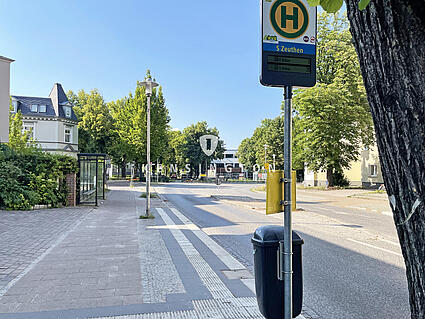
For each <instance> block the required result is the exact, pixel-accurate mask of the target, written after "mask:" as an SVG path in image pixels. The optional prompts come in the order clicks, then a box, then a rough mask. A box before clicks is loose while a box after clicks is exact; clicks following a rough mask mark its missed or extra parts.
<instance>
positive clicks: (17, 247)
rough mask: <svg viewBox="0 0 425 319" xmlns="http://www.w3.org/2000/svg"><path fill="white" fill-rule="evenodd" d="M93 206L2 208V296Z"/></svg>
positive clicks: (0, 281) (0, 274) (0, 219)
mask: <svg viewBox="0 0 425 319" xmlns="http://www.w3.org/2000/svg"><path fill="white" fill-rule="evenodd" d="M92 210H93V208H87V207H77V208H61V209H47V210H34V211H30V212H21V211H0V297H1V296H2V295H3V293H4V291H5V290H6V289H8V286H9V285H11V284H13V282H14V281H16V280H17V279H19V278H20V277H21V276H23V274H24V272H25V271H26V270H28V269H29V268H30V266H31V264H32V263H33V262H34V261H36V260H37V258H40V257H41V256H42V255H43V254H45V253H46V251H48V250H49V249H50V248H51V247H52V246H54V245H55V243H56V242H57V241H58V240H60V238H61V237H62V236H64V235H66V234H67V233H68V232H69V231H70V230H71V229H72V228H73V227H75V226H76V225H77V224H78V223H80V222H81V220H82V219H84V218H85V217H86V216H87V214H88V213H89V212H90V211H92Z"/></svg>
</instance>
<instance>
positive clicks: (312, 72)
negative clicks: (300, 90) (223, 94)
mask: <svg viewBox="0 0 425 319" xmlns="http://www.w3.org/2000/svg"><path fill="white" fill-rule="evenodd" d="M261 19H262V22H261V25H262V36H261V53H262V54H261V76H260V82H261V84H262V85H265V86H274V87H284V86H298V87H311V86H314V85H315V84H316V23H317V22H316V19H317V10H316V7H310V6H309V4H308V3H307V0H261Z"/></svg>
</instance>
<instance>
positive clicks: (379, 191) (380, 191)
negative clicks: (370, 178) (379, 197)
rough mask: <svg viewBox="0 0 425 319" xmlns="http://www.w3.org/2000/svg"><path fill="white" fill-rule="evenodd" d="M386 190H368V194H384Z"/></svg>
mask: <svg viewBox="0 0 425 319" xmlns="http://www.w3.org/2000/svg"><path fill="white" fill-rule="evenodd" d="M386 193H387V191H386V190H384V189H377V190H376V191H372V192H368V194H386Z"/></svg>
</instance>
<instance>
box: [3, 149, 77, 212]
mask: <svg viewBox="0 0 425 319" xmlns="http://www.w3.org/2000/svg"><path fill="white" fill-rule="evenodd" d="M77 170H78V163H77V160H76V159H75V158H72V157H70V156H66V155H56V154H49V153H44V152H42V151H41V150H39V149H37V148H27V149H25V150H24V151H20V152H16V151H14V150H12V149H11V148H9V147H7V146H6V145H0V209H7V210H28V209H32V208H33V207H34V206H35V205H47V206H49V207H58V206H61V205H66V204H67V196H68V189H67V186H66V180H65V176H66V174H69V173H75V172H77Z"/></svg>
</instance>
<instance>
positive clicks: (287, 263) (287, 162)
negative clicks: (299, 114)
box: [283, 85, 295, 319]
mask: <svg viewBox="0 0 425 319" xmlns="http://www.w3.org/2000/svg"><path fill="white" fill-rule="evenodd" d="M284 99H285V106H284V147H283V148H284V150H283V151H284V168H283V170H284V176H283V177H284V199H283V204H284V234H283V241H284V244H283V266H284V268H283V275H284V277H283V278H284V300H283V302H284V303H283V305H284V308H283V309H284V319H291V318H292V211H291V208H292V205H291V204H292V203H291V195H292V194H291V186H292V183H293V182H295V181H292V180H291V175H292V174H291V172H292V167H291V166H292V163H291V161H292V153H291V146H292V86H288V85H287V86H285V88H284Z"/></svg>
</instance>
